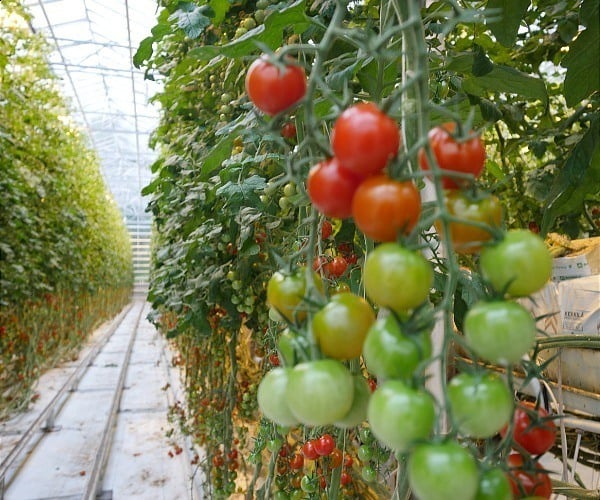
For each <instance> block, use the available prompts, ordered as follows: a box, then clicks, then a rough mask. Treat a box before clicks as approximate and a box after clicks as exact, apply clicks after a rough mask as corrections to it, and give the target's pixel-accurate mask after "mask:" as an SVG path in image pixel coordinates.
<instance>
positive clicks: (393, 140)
mask: <svg viewBox="0 0 600 500" xmlns="http://www.w3.org/2000/svg"><path fill="white" fill-rule="evenodd" d="M331 147H332V148H333V152H334V154H335V156H336V158H337V159H338V160H339V162H340V164H341V165H342V166H343V168H344V169H347V170H350V171H352V172H355V173H356V174H358V175H360V176H363V177H366V176H368V175H372V174H375V173H377V172H379V171H381V170H382V169H383V168H384V167H385V166H386V165H387V163H388V162H389V161H390V160H391V159H392V158H393V157H394V156H396V154H397V153H398V148H399V147H400V131H399V129H398V125H397V123H396V122H395V121H394V120H393V119H392V118H390V117H389V116H387V115H386V114H385V113H383V112H382V111H381V110H380V109H379V108H378V107H377V106H376V105H375V104H373V103H371V102H367V103H359V104H355V105H353V106H351V107H349V108H347V109H346V110H344V111H343V112H342V114H341V115H340V116H339V117H338V119H337V120H336V122H335V124H334V125H333V129H332V131H331Z"/></svg>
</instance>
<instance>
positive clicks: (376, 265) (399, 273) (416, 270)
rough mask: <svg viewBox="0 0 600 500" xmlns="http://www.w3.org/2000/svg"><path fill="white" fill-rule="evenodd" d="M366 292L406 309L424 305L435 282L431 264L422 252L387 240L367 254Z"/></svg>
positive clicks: (383, 303)
mask: <svg viewBox="0 0 600 500" xmlns="http://www.w3.org/2000/svg"><path fill="white" fill-rule="evenodd" d="M363 276H364V281H365V291H366V292H367V295H368V296H369V298H370V299H371V300H372V301H373V302H375V303H376V304H377V305H379V306H381V307H388V308H389V309H392V310H394V311H396V312H399V313H401V312H403V311H407V310H409V309H413V308H415V307H417V306H419V305H421V304H422V303H423V302H424V301H425V300H426V299H427V297H428V295H429V288H430V286H431V283H432V281H433V269H432V268H431V264H430V263H429V262H428V261H427V259H425V257H423V256H422V255H421V254H420V253H417V252H414V251H412V250H408V249H407V248H404V247H402V246H401V245H398V244H397V243H383V244H381V245H379V246H378V247H376V248H375V250H373V251H372V252H371V253H370V254H368V255H367V258H366V260H365V265H364V271H363Z"/></svg>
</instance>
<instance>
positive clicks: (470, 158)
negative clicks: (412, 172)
mask: <svg viewBox="0 0 600 500" xmlns="http://www.w3.org/2000/svg"><path fill="white" fill-rule="evenodd" d="M456 132H457V130H456V123H454V122H449V123H444V124H442V125H440V126H438V127H434V128H433V129H431V130H430V132H429V134H428V139H429V145H430V146H431V150H432V153H433V155H434V156H435V159H436V162H437V164H438V166H439V167H440V169H442V170H445V171H450V172H456V173H460V174H469V175H470V176H471V177H470V178H469V177H466V178H465V177H458V176H452V175H443V176H442V184H443V186H444V188H445V189H456V188H458V187H461V186H467V185H468V184H470V183H471V182H472V180H473V179H476V178H478V177H479V176H480V175H481V172H482V171H483V167H484V164H485V148H484V145H483V142H482V140H481V138H480V137H479V136H473V135H472V134H470V135H469V136H467V137H466V138H462V137H456ZM419 164H420V166H421V168H422V169H423V170H430V165H429V161H428V159H427V155H426V154H425V150H421V151H419Z"/></svg>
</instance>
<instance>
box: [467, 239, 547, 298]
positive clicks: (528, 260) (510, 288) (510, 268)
mask: <svg viewBox="0 0 600 500" xmlns="http://www.w3.org/2000/svg"><path fill="white" fill-rule="evenodd" d="M479 267H480V268H481V273H482V275H483V277H484V278H485V279H486V280H488V281H489V282H490V284H491V285H492V286H493V287H494V289H495V290H496V291H498V292H505V293H507V294H508V295H510V296H512V297H524V296H527V295H530V294H532V293H534V292H537V291H538V290H539V289H540V288H542V287H543V286H544V285H545V284H546V282H547V281H548V280H549V279H550V276H551V275H552V255H551V254H550V251H549V250H548V248H547V247H546V244H545V243H544V240H542V238H540V237H539V236H538V235H537V234H535V233H532V232H531V231H529V230H527V229H514V230H511V231H508V232H507V233H506V235H505V236H504V238H503V239H502V240H501V241H500V242H499V243H497V244H495V245H490V246H487V247H486V248H484V249H483V250H482V252H481V257H480V260H479Z"/></svg>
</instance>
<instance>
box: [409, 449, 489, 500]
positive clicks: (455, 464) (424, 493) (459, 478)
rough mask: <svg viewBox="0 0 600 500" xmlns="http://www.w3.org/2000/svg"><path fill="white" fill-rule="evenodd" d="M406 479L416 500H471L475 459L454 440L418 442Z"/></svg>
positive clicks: (476, 482)
mask: <svg viewBox="0 0 600 500" xmlns="http://www.w3.org/2000/svg"><path fill="white" fill-rule="evenodd" d="M408 481H409V484H410V486H411V488H412V489H413V492H414V493H415V495H416V496H417V498H419V500H449V499H460V500H474V499H475V494H476V493H477V487H478V485H479V472H478V470H477V462H476V460H475V458H474V457H473V455H471V453H469V451H467V450H466V449H465V448H463V447H462V446H461V445H459V444H458V443H456V442H454V441H448V442H445V443H426V444H421V445H418V446H417V447H416V448H415V449H414V451H413V452H412V454H411V456H410V457H409V459H408Z"/></svg>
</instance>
